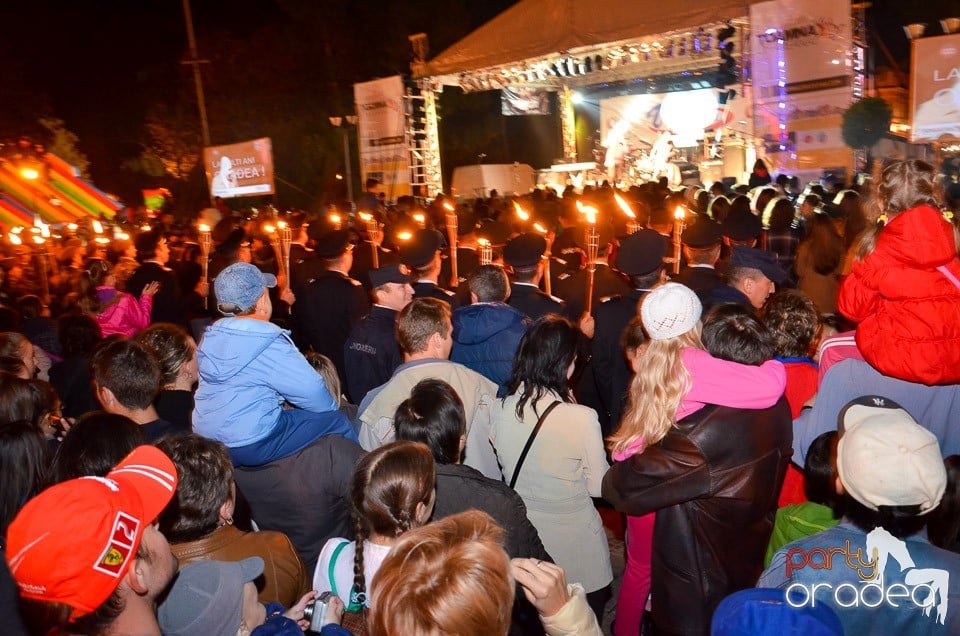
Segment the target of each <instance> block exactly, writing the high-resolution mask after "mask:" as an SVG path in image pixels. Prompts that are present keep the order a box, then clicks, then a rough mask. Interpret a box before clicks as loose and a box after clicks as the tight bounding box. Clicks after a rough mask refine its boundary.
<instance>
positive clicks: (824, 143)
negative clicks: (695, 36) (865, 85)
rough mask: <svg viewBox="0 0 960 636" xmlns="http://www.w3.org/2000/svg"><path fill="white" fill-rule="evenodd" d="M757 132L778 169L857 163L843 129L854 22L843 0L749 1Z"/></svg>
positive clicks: (850, 90) (813, 168) (850, 86)
mask: <svg viewBox="0 0 960 636" xmlns="http://www.w3.org/2000/svg"><path fill="white" fill-rule="evenodd" d="M750 33H751V42H750V45H751V46H750V53H751V58H750V62H751V73H752V76H753V86H754V90H755V91H756V93H755V99H754V107H755V111H756V112H755V122H756V135H757V136H758V137H759V138H760V139H762V142H763V153H762V154H763V155H765V156H766V158H767V159H768V160H769V161H770V162H771V163H773V167H774V169H775V170H777V171H783V172H789V173H794V172H804V171H810V172H817V171H820V170H822V169H825V168H852V164H853V154H852V151H851V150H850V149H849V148H847V147H846V146H845V144H844V143H843V136H842V135H841V132H840V130H841V126H842V117H843V112H844V111H845V110H846V109H847V108H849V107H850V104H851V103H852V102H853V57H852V55H851V51H852V47H853V25H852V22H851V19H850V3H849V2H845V1H843V0H840V1H838V0H773V1H771V2H761V3H759V4H754V5H751V7H750Z"/></svg>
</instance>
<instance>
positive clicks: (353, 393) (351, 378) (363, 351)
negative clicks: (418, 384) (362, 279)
mask: <svg viewBox="0 0 960 636" xmlns="http://www.w3.org/2000/svg"><path fill="white" fill-rule="evenodd" d="M397 315H398V312H396V311H394V310H393V309H390V308H389V307H383V306H382V305H374V306H373V308H372V309H370V313H369V314H367V315H366V317H364V318H363V320H361V321H360V322H358V323H357V324H356V326H355V327H354V328H353V330H352V331H351V332H350V336H349V337H348V338H347V342H346V344H345V345H344V347H343V362H344V366H345V367H346V372H347V384H346V388H347V396H348V397H349V398H350V401H351V402H352V403H353V404H359V403H360V401H361V400H363V397H364V396H365V395H366V394H367V392H368V391H369V390H370V389H373V388H376V387H378V386H380V385H381V384H383V383H384V382H386V381H387V380H389V379H390V376H391V375H393V371H394V369H396V368H397V367H398V366H400V363H401V362H402V360H403V358H402V355H401V353H400V345H399V344H397Z"/></svg>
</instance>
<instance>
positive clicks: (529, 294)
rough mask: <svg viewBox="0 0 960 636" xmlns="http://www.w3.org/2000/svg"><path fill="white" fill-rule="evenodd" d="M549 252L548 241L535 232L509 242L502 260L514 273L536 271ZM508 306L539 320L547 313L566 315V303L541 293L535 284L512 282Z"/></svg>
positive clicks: (504, 249)
mask: <svg viewBox="0 0 960 636" xmlns="http://www.w3.org/2000/svg"><path fill="white" fill-rule="evenodd" d="M546 250H547V241H546V240H545V239H544V238H543V237H542V236H540V235H539V234H535V233H533V232H528V233H526V234H520V235H518V236H515V237H513V238H512V239H510V240H509V241H507V244H506V246H505V247H504V248H503V261H504V262H505V263H506V264H507V265H509V266H510V267H512V268H513V269H514V271H521V272H522V271H533V270H534V269H535V268H536V267H537V266H538V263H540V260H541V258H542V257H543V254H544V252H546ZM507 304H508V305H510V306H511V307H513V308H514V309H517V310H518V311H522V312H523V313H525V314H526V315H528V316H530V318H531V319H532V320H536V319H538V318H541V317H543V316H546V315H547V314H560V315H564V314H565V304H564V302H563V301H562V300H561V299H559V298H557V297H555V296H550V295H548V294H545V293H544V292H542V291H540V288H539V287H537V286H536V285H534V284H533V283H522V282H517V281H512V282H511V283H510V298H508V299H507Z"/></svg>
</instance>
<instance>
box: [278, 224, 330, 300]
mask: <svg viewBox="0 0 960 636" xmlns="http://www.w3.org/2000/svg"><path fill="white" fill-rule="evenodd" d="M287 224H288V225H289V226H290V231H291V235H292V240H291V241H290V283H289V284H290V289H291V291H293V293H294V295H297V294H299V293H301V292H302V291H303V288H304V287H305V286H306V284H307V283H308V282H309V281H311V280H313V279H314V278H316V277H317V276H319V275H320V273H321V272H322V271H323V262H322V261H321V260H320V259H319V258H318V257H317V254H316V252H314V251H313V250H312V249H310V248H309V247H307V241H308V240H309V236H308V235H307V227H308V224H307V222H306V217H305V216H304V214H303V213H302V212H295V213H293V214H291V215H289V216H288V217H287Z"/></svg>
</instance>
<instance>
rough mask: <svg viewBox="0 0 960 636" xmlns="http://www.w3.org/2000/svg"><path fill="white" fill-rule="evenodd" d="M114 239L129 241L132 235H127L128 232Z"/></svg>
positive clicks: (121, 233)
mask: <svg viewBox="0 0 960 636" xmlns="http://www.w3.org/2000/svg"><path fill="white" fill-rule="evenodd" d="M114 238H118V239H120V240H121V241H129V240H130V235H129V234H127V233H126V232H119V233H118V234H117V235H116V236H115V237H114Z"/></svg>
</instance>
